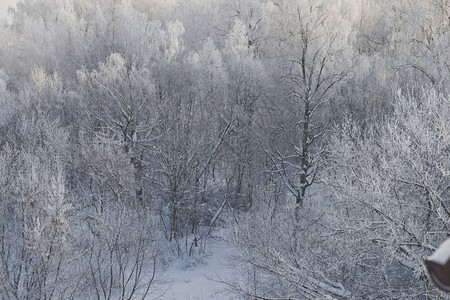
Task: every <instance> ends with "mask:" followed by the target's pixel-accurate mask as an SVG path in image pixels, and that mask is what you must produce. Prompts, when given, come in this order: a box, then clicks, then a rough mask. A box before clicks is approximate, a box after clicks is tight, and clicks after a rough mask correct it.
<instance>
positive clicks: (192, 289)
mask: <svg viewBox="0 0 450 300" xmlns="http://www.w3.org/2000/svg"><path fill="white" fill-rule="evenodd" d="M237 253H238V251H237V249H236V248H234V247H233V246H232V245H230V244H229V243H227V242H225V241H223V240H220V239H210V240H209V241H208V244H207V245H206V254H207V256H206V257H205V262H204V263H201V264H198V265H196V266H193V267H190V266H187V263H186V262H183V261H182V260H177V261H174V262H173V263H172V264H171V266H170V267H169V269H168V270H167V271H166V273H165V275H166V276H167V277H168V278H169V279H170V280H171V283H170V286H169V288H168V290H167V293H165V295H164V296H163V297H162V299H164V300H210V299H211V300H232V299H233V297H232V296H230V295H227V294H226V293H217V292H218V291H221V290H222V291H223V290H224V288H225V286H224V285H223V284H222V283H219V282H217V281H213V280H210V279H208V278H213V279H218V278H220V279H222V280H226V279H231V278H233V276H235V271H234V270H233V268H232V267H231V266H230V264H229V259H230V257H231V256H233V255H237Z"/></svg>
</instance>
